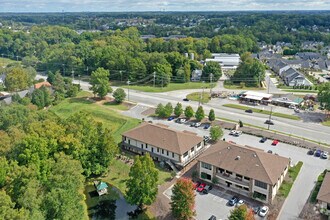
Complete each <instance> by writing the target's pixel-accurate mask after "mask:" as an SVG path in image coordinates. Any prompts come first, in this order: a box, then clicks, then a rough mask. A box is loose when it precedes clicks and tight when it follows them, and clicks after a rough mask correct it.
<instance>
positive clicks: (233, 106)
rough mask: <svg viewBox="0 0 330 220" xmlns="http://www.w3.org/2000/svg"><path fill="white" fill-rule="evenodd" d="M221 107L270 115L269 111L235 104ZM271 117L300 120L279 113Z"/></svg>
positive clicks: (296, 117)
mask: <svg viewBox="0 0 330 220" xmlns="http://www.w3.org/2000/svg"><path fill="white" fill-rule="evenodd" d="M223 106H224V107H228V108H235V109H241V110H244V111H245V110H247V109H252V111H253V112H256V113H260V114H265V115H269V114H270V111H268V110H262V109H257V108H250V107H247V106H242V105H237V104H224V105H223ZM272 116H276V117H281V118H287V119H292V120H300V118H299V117H298V116H296V115H288V114H283V113H279V112H272Z"/></svg>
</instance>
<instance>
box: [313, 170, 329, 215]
mask: <svg viewBox="0 0 330 220" xmlns="http://www.w3.org/2000/svg"><path fill="white" fill-rule="evenodd" d="M316 198H317V201H318V202H319V203H320V208H321V213H323V214H326V215H329V216H330V172H327V173H326V174H325V176H324V179H323V182H322V185H321V188H320V191H319V193H318V194H317V197H316Z"/></svg>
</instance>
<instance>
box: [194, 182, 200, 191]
mask: <svg viewBox="0 0 330 220" xmlns="http://www.w3.org/2000/svg"><path fill="white" fill-rule="evenodd" d="M199 185H201V182H199V181H197V182H194V190H196V189H197V188H198V187H199Z"/></svg>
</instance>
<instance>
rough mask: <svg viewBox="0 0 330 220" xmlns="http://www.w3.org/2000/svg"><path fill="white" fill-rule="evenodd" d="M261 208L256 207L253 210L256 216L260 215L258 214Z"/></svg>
mask: <svg viewBox="0 0 330 220" xmlns="http://www.w3.org/2000/svg"><path fill="white" fill-rule="evenodd" d="M260 208H261V207H260V206H256V207H253V208H252V210H253V212H254V214H258V212H259V211H260Z"/></svg>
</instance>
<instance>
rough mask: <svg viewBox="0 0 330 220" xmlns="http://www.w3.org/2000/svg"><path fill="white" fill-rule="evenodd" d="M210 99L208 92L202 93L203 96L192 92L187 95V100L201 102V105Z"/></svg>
mask: <svg viewBox="0 0 330 220" xmlns="http://www.w3.org/2000/svg"><path fill="white" fill-rule="evenodd" d="M201 95H202V99H201ZM210 97H211V96H210V93H209V92H204V93H203V94H201V92H193V93H190V94H188V95H187V99H189V100H192V101H197V102H199V101H200V100H201V101H202V103H207V102H208V101H210Z"/></svg>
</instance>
